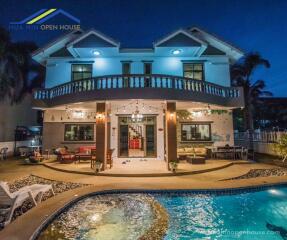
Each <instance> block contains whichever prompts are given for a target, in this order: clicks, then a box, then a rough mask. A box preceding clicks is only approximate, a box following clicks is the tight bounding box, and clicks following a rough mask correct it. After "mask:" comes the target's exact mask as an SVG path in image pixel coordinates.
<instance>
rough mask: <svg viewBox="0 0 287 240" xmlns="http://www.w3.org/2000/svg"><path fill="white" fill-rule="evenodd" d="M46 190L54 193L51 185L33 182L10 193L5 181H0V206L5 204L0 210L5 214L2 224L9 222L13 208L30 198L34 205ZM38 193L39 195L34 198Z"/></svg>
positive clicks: (40, 199) (39, 200)
mask: <svg viewBox="0 0 287 240" xmlns="http://www.w3.org/2000/svg"><path fill="white" fill-rule="evenodd" d="M48 191H51V192H52V194H53V195H55V193H54V191H53V188H52V185H44V184H33V185H31V186H26V187H23V188H21V189H19V190H18V191H16V192H13V193H11V192H10V190H9V186H8V184H7V182H1V181H0V206H1V205H2V206H5V208H2V209H0V211H1V212H2V213H6V214H7V216H6V219H5V222H4V226H5V225H7V224H9V223H10V222H11V220H12V217H13V213H14V211H15V209H16V208H18V207H20V206H22V204H23V203H24V202H25V201H26V200H30V201H31V202H32V204H33V205H34V206H36V205H37V203H39V202H41V201H42V197H43V194H44V193H45V192H48ZM38 194H39V196H38V199H37V200H36V196H37V195H38Z"/></svg>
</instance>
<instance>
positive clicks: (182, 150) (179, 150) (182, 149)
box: [177, 148, 185, 153]
mask: <svg viewBox="0 0 287 240" xmlns="http://www.w3.org/2000/svg"><path fill="white" fill-rule="evenodd" d="M177 152H178V153H184V152H185V150H184V148H178V149H177Z"/></svg>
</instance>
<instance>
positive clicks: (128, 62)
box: [122, 61, 132, 75]
mask: <svg viewBox="0 0 287 240" xmlns="http://www.w3.org/2000/svg"><path fill="white" fill-rule="evenodd" d="M126 64H127V65H128V66H129V73H124V69H125V67H124V66H125V65H126ZM131 69H132V64H131V62H130V61H126V62H125V61H122V75H130V74H131Z"/></svg>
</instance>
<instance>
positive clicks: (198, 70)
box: [183, 63, 204, 80]
mask: <svg viewBox="0 0 287 240" xmlns="http://www.w3.org/2000/svg"><path fill="white" fill-rule="evenodd" d="M183 76H184V77H186V78H192V79H196V80H204V69H203V63H184V64H183Z"/></svg>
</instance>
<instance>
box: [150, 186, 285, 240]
mask: <svg viewBox="0 0 287 240" xmlns="http://www.w3.org/2000/svg"><path fill="white" fill-rule="evenodd" d="M156 199H157V200H158V201H159V202H160V203H161V204H162V205H163V206H164V207H165V208H166V209H167V211H168V213H169V217H170V218H169V228H168V231H167V235H166V237H165V239H168V240H170V239H228V240H229V239H253V240H254V239H262V240H263V239H266V240H267V239H268V240H272V239H287V188H278V189H270V190H266V191H261V192H251V193H244V194H238V195H225V196H222V195H221V196H212V195H211V196H208V195H191V194H161V195H156Z"/></svg>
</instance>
